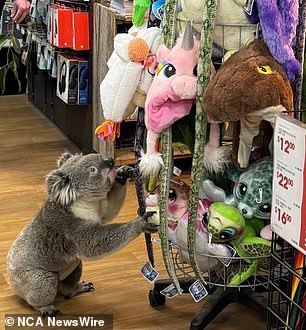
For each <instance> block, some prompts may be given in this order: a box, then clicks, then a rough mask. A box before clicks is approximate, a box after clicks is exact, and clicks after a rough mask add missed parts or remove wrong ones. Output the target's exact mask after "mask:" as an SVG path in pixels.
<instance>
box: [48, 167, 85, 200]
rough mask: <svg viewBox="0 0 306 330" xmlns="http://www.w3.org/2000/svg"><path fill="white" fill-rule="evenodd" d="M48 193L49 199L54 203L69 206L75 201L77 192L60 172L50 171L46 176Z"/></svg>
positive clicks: (67, 178)
mask: <svg viewBox="0 0 306 330" xmlns="http://www.w3.org/2000/svg"><path fill="white" fill-rule="evenodd" d="M47 185H48V193H49V197H50V199H51V200H52V201H53V202H55V203H60V204H62V205H70V204H72V203H73V202H74V201H75V200H76V199H77V196H78V194H77V191H76V189H75V187H74V186H73V185H72V183H71V181H70V179H69V177H68V176H67V175H65V174H64V173H63V172H62V171H61V170H59V169H57V170H54V171H52V172H51V173H50V174H49V175H48V176H47Z"/></svg>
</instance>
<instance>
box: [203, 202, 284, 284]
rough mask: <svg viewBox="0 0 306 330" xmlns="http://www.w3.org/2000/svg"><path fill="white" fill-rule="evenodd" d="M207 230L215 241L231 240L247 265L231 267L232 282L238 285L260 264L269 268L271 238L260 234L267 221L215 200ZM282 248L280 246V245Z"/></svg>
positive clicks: (230, 281)
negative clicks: (268, 238) (249, 216)
mask: <svg viewBox="0 0 306 330" xmlns="http://www.w3.org/2000/svg"><path fill="white" fill-rule="evenodd" d="M208 212H209V217H208V223H207V230H208V232H209V234H211V235H212V238H213V240H214V241H216V242H218V243H229V242H230V243H231V245H232V246H233V247H234V249H235V250H236V252H237V254H238V255H239V256H240V257H242V258H243V260H244V261H245V265H242V264H239V266H238V267H236V268H232V269H231V270H232V271H231V274H230V275H229V276H228V278H227V284H228V285H229V286H237V285H240V284H241V283H243V282H244V281H246V280H247V279H248V278H250V276H252V275H253V274H254V273H255V272H256V271H257V270H259V269H260V268H266V269H267V268H268V267H269V263H268V258H256V257H262V256H269V254H270V250H271V244H272V243H271V242H270V241H268V240H266V239H263V238H260V237H257V236H258V235H259V231H260V230H261V229H262V228H263V226H264V224H263V223H262V222H261V221H260V220H258V219H257V220H249V219H246V220H245V219H244V218H243V216H242V214H241V213H240V212H239V210H238V209H236V208H235V207H233V206H231V205H228V204H225V203H213V204H212V205H211V206H210V207H209V210H208ZM277 248H279V247H277Z"/></svg>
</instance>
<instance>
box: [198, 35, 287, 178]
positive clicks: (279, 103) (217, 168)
mask: <svg viewBox="0 0 306 330" xmlns="http://www.w3.org/2000/svg"><path fill="white" fill-rule="evenodd" d="M204 107H205V109H206V111H207V118H208V122H209V123H210V124H211V126H210V136H209V142H208V144H207V146H206V147H205V166H206V168H207V169H208V170H209V171H211V172H222V171H223V170H224V168H225V167H226V166H227V164H228V163H229V162H230V159H229V157H228V155H229V154H228V152H226V148H225V147H220V146H219V141H220V129H219V124H218V123H224V122H234V121H238V120H240V127H241V128H240V137H239V146H238V150H237V162H238V166H239V167H241V168H245V167H247V166H248V163H249V158H250V154H251V149H252V143H253V138H254V137H255V136H256V135H257V134H258V133H259V128H260V124H261V122H262V121H263V120H266V121H268V122H270V123H271V124H272V126H273V125H274V121H275V115H276V114H277V113H281V112H286V111H292V110H293V94H292V89H291V86H290V82H289V80H288V78H287V76H286V74H285V72H284V71H283V69H282V67H281V66H280V65H279V64H278V63H277V62H276V61H275V59H274V58H273V57H272V56H271V54H270V52H269V50H268V48H267V46H266V45H265V44H264V42H263V41H260V40H254V41H253V42H252V43H250V44H249V45H248V46H246V47H245V48H242V49H240V50H239V51H238V52H236V53H235V54H233V55H232V56H231V57H230V59H229V60H227V61H226V62H225V63H224V64H223V65H222V67H221V68H220V69H219V70H218V72H217V73H216V75H215V76H214V77H213V79H212V80H211V81H210V83H209V84H208V86H207V88H206V90H205V92H204ZM223 150H224V152H223ZM233 151H235V150H233ZM235 158H236V155H234V159H235Z"/></svg>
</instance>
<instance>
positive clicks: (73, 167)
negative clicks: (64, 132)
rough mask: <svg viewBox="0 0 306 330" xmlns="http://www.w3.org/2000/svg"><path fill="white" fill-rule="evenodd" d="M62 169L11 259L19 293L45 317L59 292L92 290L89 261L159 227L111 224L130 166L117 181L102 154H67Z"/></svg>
mask: <svg viewBox="0 0 306 330" xmlns="http://www.w3.org/2000/svg"><path fill="white" fill-rule="evenodd" d="M58 166H59V167H58V168H57V169H55V170H54V171H52V172H51V173H50V174H49V175H48V177H47V186H48V193H49V196H48V199H47V201H46V203H45V205H44V206H43V207H42V209H41V210H40V212H39V213H38V215H37V216H36V217H35V218H34V219H33V220H32V221H31V222H30V223H29V224H28V225H27V226H26V227H25V228H24V229H23V231H22V232H21V233H20V234H19V236H18V237H17V239H16V240H15V242H14V243H13V245H12V247H11V249H10V251H9V253H8V258H7V266H8V275H9V278H10V281H11V284H12V287H13V289H14V291H15V293H16V294H17V295H18V296H20V297H22V298H23V299H25V300H26V301H27V302H28V303H29V304H30V305H31V306H33V308H35V309H36V310H38V311H40V312H41V313H42V314H43V315H51V316H53V315H55V314H56V313H57V311H58V310H57V308H56V307H55V306H54V305H53V302H54V299H55V296H56V294H57V293H58V291H59V292H60V293H61V294H62V295H64V296H65V297H73V296H74V295H76V294H78V293H81V292H85V291H91V290H92V289H93V285H92V283H84V282H80V278H81V274H82V262H81V260H82V259H84V258H97V257H101V256H104V255H106V254H110V253H113V252H115V251H117V250H119V249H121V248H122V247H124V246H125V245H127V244H128V243H129V242H131V241H132V240H134V239H135V238H136V237H138V236H139V235H140V233H142V232H148V233H152V232H156V230H157V227H156V226H155V225H153V224H151V223H147V222H146V218H147V217H148V216H150V214H149V215H147V216H146V217H145V218H142V217H138V218H137V219H135V220H133V221H131V222H128V223H120V224H116V223H112V224H106V223H107V222H109V221H111V220H112V219H113V218H114V217H116V215H117V214H118V212H119V210H120V208H121V206H122V204H123V201H124V198H125V195H126V188H127V184H126V182H125V183H124V182H123V181H122V178H124V173H125V171H126V168H124V167H123V168H121V169H119V170H118V173H120V175H119V176H120V181H119V182H117V181H116V180H115V174H116V173H115V172H114V169H113V160H111V159H105V158H103V157H102V156H101V155H97V154H90V155H86V156H83V155H79V154H78V155H71V154H68V153H65V154H63V155H62V157H61V158H60V159H59V161H58Z"/></svg>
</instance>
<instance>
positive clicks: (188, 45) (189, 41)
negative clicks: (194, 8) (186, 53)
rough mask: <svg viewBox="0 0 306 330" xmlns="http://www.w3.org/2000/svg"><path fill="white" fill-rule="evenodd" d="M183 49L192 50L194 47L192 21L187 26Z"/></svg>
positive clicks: (182, 44)
mask: <svg viewBox="0 0 306 330" xmlns="http://www.w3.org/2000/svg"><path fill="white" fill-rule="evenodd" d="M181 47H182V48H183V49H185V50H191V49H193V47H194V39H193V32H192V26H191V21H190V20H189V21H188V22H187V24H186V27H185V31H184V35H183V39H182V43H181Z"/></svg>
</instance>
